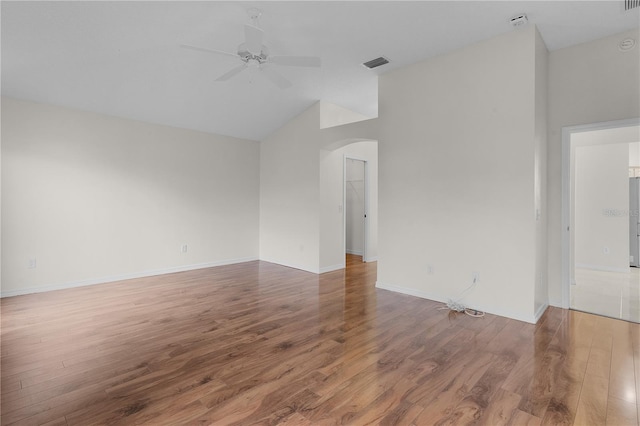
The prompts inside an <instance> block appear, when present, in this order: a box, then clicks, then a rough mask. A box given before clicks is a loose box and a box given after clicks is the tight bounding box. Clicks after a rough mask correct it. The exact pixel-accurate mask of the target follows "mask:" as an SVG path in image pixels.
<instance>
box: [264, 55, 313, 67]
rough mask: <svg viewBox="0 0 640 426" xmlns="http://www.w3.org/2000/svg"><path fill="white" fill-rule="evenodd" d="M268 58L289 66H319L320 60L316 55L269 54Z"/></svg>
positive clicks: (273, 61) (275, 62)
mask: <svg viewBox="0 0 640 426" xmlns="http://www.w3.org/2000/svg"><path fill="white" fill-rule="evenodd" d="M269 60H270V61H271V62H272V63H274V64H278V65H286V66H289V67H319V66H320V65H321V60H320V58H318V57H317V56H271V57H270V58H269Z"/></svg>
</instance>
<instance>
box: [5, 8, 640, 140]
mask: <svg viewBox="0 0 640 426" xmlns="http://www.w3.org/2000/svg"><path fill="white" fill-rule="evenodd" d="M1 7H2V10H1V13H2V20H1V25H2V63H1V66H2V94H3V95H5V96H10V97H15V98H19V99H27V100H33V101H37V102H45V103H52V104H57V105H63V106H69V107H73V108H79V109H83V110H88V111H94V112H98V113H103V114H109V115H114V116H119V117H125V118H132V119H136V120H142V121H147V122H152V123H160V124H166V125H170V126H176V127H183V128H189V129H195V130H200V131H205V132H212V133H219V134H225V135H232V136H236V137H242V138H248V139H254V140H262V139H264V138H265V137H266V136H268V135H269V134H270V133H272V132H273V131H275V130H276V129H278V128H279V127H280V126H282V125H283V124H285V123H286V122H287V121H288V120H290V119H291V118H292V117H294V116H295V115H297V114H298V113H300V112H301V111H303V110H304V109H306V108H307V107H308V106H310V105H311V104H313V103H314V102H316V101H317V100H325V101H328V102H332V103H335V104H338V105H341V106H343V107H346V108H349V109H352V110H354V111H356V112H359V113H361V114H364V115H366V116H370V117H374V116H376V115H377V78H378V74H380V73H384V72H387V71H389V70H392V69H394V68H397V67H402V66H405V65H408V64H411V63H415V62H418V61H421V60H424V59H426V58H429V57H432V56H435V55H438V54H442V53H445V52H448V51H451V50H453V49H456V48H460V47H463V46H466V45H469V44H472V43H474V42H477V41H480V40H484V39H487V38H490V37H493V36H496V35H498V34H501V33H505V32H508V31H513V28H512V27H511V25H510V23H509V19H510V18H511V17H512V16H514V15H517V14H520V13H526V14H527V16H528V17H529V21H530V22H531V23H533V24H536V25H537V26H538V29H539V30H540V33H541V34H542V37H543V39H544V41H545V43H546V44H547V47H548V48H549V50H555V49H560V48H563V47H567V46H571V45H574V44H578V43H582V42H586V41H590V40H594V39H598V38H601V37H604V36H607V35H611V34H616V33H619V32H622V31H625V30H628V29H632V28H637V27H638V26H639V24H640V14H639V12H638V10H639V9H636V10H635V11H630V12H625V11H624V8H623V2H622V1H531V2H529V1H527V2H525V1H522V2H520V1H498V2H487V1H471V2H462V1H448V2H444V1H411V2H399V1H390V2H378V1H354V2H327V1H321V2H311V1H301V2H290V1H285V2H266V1H258V2H182V1H173V2H166V1H165V2H145V1H143V2H119V1H111V2H93V1H67V2H19V1H17V2H8V1H3V2H2V5H1ZM250 7H258V8H260V9H261V10H262V12H263V14H262V17H261V18H260V26H261V28H263V29H264V32H265V38H264V44H265V45H266V46H268V48H269V50H270V51H271V54H272V55H307V56H320V57H321V58H322V67H321V68H319V69H313V68H312V69H307V68H294V67H278V70H279V71H280V72H281V74H283V75H284V76H286V77H287V78H288V79H289V80H291V82H292V83H293V84H292V87H290V88H288V89H285V90H281V89H279V88H277V87H275V86H274V85H273V84H271V83H270V82H269V81H267V80H265V79H263V78H260V77H261V76H260V75H257V73H258V72H259V71H257V70H247V72H244V73H242V74H240V75H238V76H237V77H235V78H233V79H231V80H229V81H227V82H216V81H214V80H215V79H216V78H217V77H219V76H220V75H222V74H224V73H225V72H226V71H228V70H230V69H231V68H233V67H234V66H237V65H238V63H239V62H238V61H239V60H238V59H236V58H233V57H225V56H217V55H213V54H207V53H202V52H195V51H191V50H187V49H183V48H181V47H180V45H181V44H191V45H198V46H202V47H208V48H212V49H218V50H225V51H230V52H235V51H236V49H237V46H238V44H240V43H241V42H242V41H243V40H244V33H243V25H244V24H245V23H248V22H249V19H248V17H247V13H246V11H247V9H248V8H250ZM612 48H616V46H612ZM505 54H508V52H505ZM381 55H384V56H386V57H387V58H389V59H390V60H391V63H390V64H388V65H384V66H382V67H380V68H377V69H376V70H375V71H374V70H369V69H367V68H365V67H363V66H362V65H361V64H362V63H363V62H365V61H367V60H370V59H373V58H376V57H378V56H381Z"/></svg>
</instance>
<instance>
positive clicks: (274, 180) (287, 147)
mask: <svg viewBox="0 0 640 426" xmlns="http://www.w3.org/2000/svg"><path fill="white" fill-rule="evenodd" d="M319 123H320V113H319V104H318V103H316V104H314V105H313V106H311V107H310V108H308V109H307V110H306V111H304V112H303V113H302V114H300V115H298V116H297V117H296V118H294V119H293V120H291V121H290V122H289V123H287V124H286V125H284V126H283V127H282V128H280V129H279V130H278V131H276V132H275V133H274V134H273V135H271V136H270V137H269V138H267V139H266V140H264V141H262V143H261V144H260V259H262V260H265V261H268V262H273V263H278V264H281V265H286V266H290V267H293V268H298V269H302V270H305V271H310V272H315V273H318V272H319V271H320V266H319V256H320V255H319V253H320V225H319V220H320V213H319V211H318V209H319V207H320V148H319V145H320V143H319V141H318V138H319V132H320V124H319Z"/></svg>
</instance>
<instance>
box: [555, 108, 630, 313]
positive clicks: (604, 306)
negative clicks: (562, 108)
mask: <svg viewBox="0 0 640 426" xmlns="http://www.w3.org/2000/svg"><path fill="white" fill-rule="evenodd" d="M639 146H640V120H621V121H616V122H608V123H595V124H590V125H583V126H574V127H569V128H565V129H563V145H562V149H563V151H562V152H563V176H562V177H563V180H562V183H563V187H562V190H563V195H562V211H563V218H562V219H563V238H562V242H563V246H562V266H563V307H565V308H570V309H576V310H580V311H586V312H590V313H594V314H598V315H603V316H609V317H613V318H618V319H624V320H627V321H633V322H640V306H639V304H640V269H639V268H635V267H633V266H632V265H634V261H633V259H632V256H633V254H632V253H633V242H634V238H636V239H637V238H638V236H637V235H635V236H632V235H631V233H632V231H633V227H632V226H631V225H630V224H631V223H632V221H633V220H634V219H636V220H637V219H638V218H637V214H638V211H637V209H638V206H635V207H634V206H633V205H632V203H633V197H631V196H630V194H631V189H632V188H631V186H630V182H631V179H630V177H632V176H631V173H632V172H633V170H634V167H635V164H636V163H640V153H639V152H638V147H639ZM633 173H635V172H633ZM636 203H637V202H636Z"/></svg>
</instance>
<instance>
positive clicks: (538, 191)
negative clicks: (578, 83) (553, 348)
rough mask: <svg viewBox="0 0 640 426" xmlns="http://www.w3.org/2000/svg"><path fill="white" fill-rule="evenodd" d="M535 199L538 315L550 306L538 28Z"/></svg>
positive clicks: (544, 64) (544, 63) (544, 55)
mask: <svg viewBox="0 0 640 426" xmlns="http://www.w3.org/2000/svg"><path fill="white" fill-rule="evenodd" d="M535 36H536V39H535V61H536V65H535V67H536V68H535V73H536V74H535V108H536V110H535V129H534V132H535V133H534V139H535V148H534V197H535V201H534V204H535V216H536V262H535V263H536V277H535V282H536V285H535V312H536V313H540V312H541V311H542V310H543V309H545V308H546V306H548V304H549V295H548V284H547V256H548V249H547V91H548V76H547V68H548V58H549V52H548V51H547V47H546V45H545V44H544V41H543V40H542V37H541V36H540V32H538V31H537V29H536V34H535Z"/></svg>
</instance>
